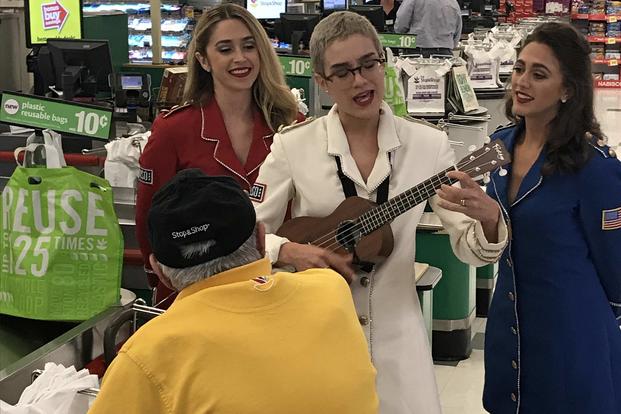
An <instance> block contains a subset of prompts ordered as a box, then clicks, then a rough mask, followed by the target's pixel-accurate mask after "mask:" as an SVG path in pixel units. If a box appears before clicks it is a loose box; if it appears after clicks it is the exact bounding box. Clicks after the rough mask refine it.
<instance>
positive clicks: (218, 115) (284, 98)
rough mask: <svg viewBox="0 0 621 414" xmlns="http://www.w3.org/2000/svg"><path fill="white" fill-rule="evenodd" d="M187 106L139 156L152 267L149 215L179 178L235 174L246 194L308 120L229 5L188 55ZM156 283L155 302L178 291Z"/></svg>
mask: <svg viewBox="0 0 621 414" xmlns="http://www.w3.org/2000/svg"><path fill="white" fill-rule="evenodd" d="M188 60H189V62H188V66H189V68H188V70H189V72H188V78H187V82H186V85H185V93H184V101H185V102H186V104H185V105H183V106H181V107H178V108H176V109H173V110H172V111H170V112H168V113H166V114H165V115H163V116H160V117H158V118H157V119H156V120H155V122H154V124H153V128H152V135H151V138H150V139H149V143H148V144H147V146H146V147H145V149H144V152H143V153H142V156H141V157H140V168H141V170H140V178H139V183H138V199H137V203H136V232H137V236H138V242H139V244H140V250H141V251H142V255H143V258H144V263H145V266H146V267H145V268H146V270H147V272H150V269H149V268H148V267H149V266H148V263H149V254H150V253H151V246H150V244H149V240H148V238H147V225H146V216H147V212H148V211H149V207H150V206H151V198H152V197H153V194H154V193H155V191H157V189H159V188H160V187H161V186H162V185H164V184H166V183H167V182H168V181H169V180H170V179H171V178H172V177H174V175H175V174H176V173H177V171H180V170H183V169H186V168H200V169H201V170H203V171H204V172H205V173H207V174H210V175H229V176H231V177H233V178H235V179H236V180H237V181H238V182H239V184H240V185H241V186H242V188H244V189H245V190H249V189H250V186H251V185H252V184H253V183H254V180H255V179H256V177H257V174H258V173H259V167H260V166H261V164H262V163H263V160H264V159H265V157H266V156H267V154H268V153H269V148H270V146H271V145H272V136H273V134H274V132H275V131H276V130H277V129H278V127H279V126H280V125H289V124H291V123H292V122H294V121H295V120H296V118H297V119H301V118H302V116H301V115H299V114H298V111H297V103H296V101H295V98H294V97H293V95H292V94H291V92H290V91H289V88H288V87H287V86H286V84H285V80H284V75H283V71H282V68H281V66H280V64H279V62H278V58H277V56H276V53H275V52H274V50H273V48H272V46H271V44H270V41H269V39H268V38H267V35H266V34H265V30H263V28H262V27H261V25H260V24H259V22H258V21H257V20H256V19H255V18H254V17H253V16H252V15H251V14H250V13H249V12H248V11H247V10H246V9H244V8H243V7H239V6H237V5H234V4H226V5H222V6H220V7H216V8H215V9H213V10H210V11H208V12H207V13H205V14H203V17H201V19H200V20H199V22H198V23H197V25H196V28H195V29H194V34H193V37H192V42H191V44H190V49H189V52H188ZM149 281H150V283H151V284H152V285H154V284H156V283H157V284H158V286H157V291H156V294H155V303H158V302H161V301H163V300H164V299H167V300H166V302H163V303H161V307H163V308H166V307H167V305H168V304H170V302H171V299H172V297H170V298H169V296H170V295H171V294H172V292H171V291H170V290H168V289H166V287H165V286H163V285H162V284H161V283H158V282H157V279H156V278H155V277H154V275H153V274H152V273H151V276H150V278H149Z"/></svg>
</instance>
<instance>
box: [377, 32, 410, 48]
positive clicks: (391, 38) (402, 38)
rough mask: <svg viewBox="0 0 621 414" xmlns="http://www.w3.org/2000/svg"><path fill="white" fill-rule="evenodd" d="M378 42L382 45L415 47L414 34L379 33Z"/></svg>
mask: <svg viewBox="0 0 621 414" xmlns="http://www.w3.org/2000/svg"><path fill="white" fill-rule="evenodd" d="M378 36H379V39H380V43H381V44H382V46H384V47H400V48H403V49H414V48H416V35H408V34H395V33H379V34H378Z"/></svg>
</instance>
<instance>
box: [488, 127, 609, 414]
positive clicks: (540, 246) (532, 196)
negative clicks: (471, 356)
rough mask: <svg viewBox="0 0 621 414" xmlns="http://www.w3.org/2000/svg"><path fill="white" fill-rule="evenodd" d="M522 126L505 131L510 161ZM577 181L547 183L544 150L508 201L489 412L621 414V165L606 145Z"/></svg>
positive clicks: (491, 323) (496, 194)
mask: <svg viewBox="0 0 621 414" xmlns="http://www.w3.org/2000/svg"><path fill="white" fill-rule="evenodd" d="M523 128H524V126H523V124H521V125H517V126H509V127H506V128H503V129H501V130H498V131H497V132H495V133H494V134H493V135H492V139H495V138H500V139H501V140H502V141H503V142H504V143H505V145H506V147H507V149H508V150H509V152H510V153H513V149H514V146H515V141H516V139H517V138H518V137H519V135H520V133H521V132H522V130H523ZM592 146H593V156H592V157H591V159H590V160H589V161H588V163H587V164H586V165H585V166H584V167H583V168H582V169H581V170H580V171H579V172H578V173H575V174H560V173H554V174H550V175H546V176H543V175H542V174H541V167H542V166H543V164H544V161H545V148H544V150H543V151H542V154H541V155H540V156H539V159H537V161H536V162H535V163H534V165H533V166H532V168H531V169H530V171H529V172H528V174H527V175H526V177H525V178H524V180H523V181H522V183H521V185H520V188H519V191H518V194H517V197H516V199H515V201H514V202H513V203H512V204H509V202H508V188H509V179H510V177H511V166H510V165H509V166H508V167H507V168H506V169H507V171H508V174H506V175H504V176H501V175H500V173H499V171H496V172H494V173H493V174H492V175H491V182H490V183H489V184H488V186H487V192H488V194H489V195H490V196H491V197H493V198H494V199H496V200H497V201H498V202H499V203H500V205H501V207H502V213H503V215H504V218H505V220H506V221H507V223H508V225H509V229H510V235H511V236H510V240H509V244H508V246H507V249H506V250H505V252H504V254H503V256H502V258H501V261H500V263H499V276H498V282H497V285H496V290H495V292H494V296H493V299H492V304H491V308H490V312H489V317H488V322H487V331H486V336H485V388H484V392H483V404H484V407H485V408H486V409H487V410H488V411H490V412H491V413H494V414H504V413H523V414H530V413H537V414H539V413H545V414H556V413H558V414H572V413H575V414H619V413H621V329H620V324H621V163H620V162H619V161H618V160H617V159H616V156H615V154H614V151H612V150H611V149H610V148H608V147H607V146H599V145H597V144H596V143H593V145H592Z"/></svg>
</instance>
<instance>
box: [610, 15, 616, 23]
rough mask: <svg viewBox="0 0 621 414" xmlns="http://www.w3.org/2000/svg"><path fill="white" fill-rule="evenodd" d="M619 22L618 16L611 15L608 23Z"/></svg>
mask: <svg viewBox="0 0 621 414" xmlns="http://www.w3.org/2000/svg"><path fill="white" fill-rule="evenodd" d="M616 22H617V16H610V17H609V18H608V23H616Z"/></svg>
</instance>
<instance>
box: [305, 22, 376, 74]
mask: <svg viewBox="0 0 621 414" xmlns="http://www.w3.org/2000/svg"><path fill="white" fill-rule="evenodd" d="M355 34H359V35H362V36H365V37H368V38H369V39H371V40H372V41H373V44H374V45H375V50H377V54H378V55H379V56H380V57H381V58H383V57H384V52H383V49H382V44H381V43H380V40H379V37H378V36H377V32H376V31H375V28H374V27H373V25H372V24H371V22H370V21H369V20H368V19H367V18H366V17H364V16H361V15H359V14H356V13H353V12H349V11H342V12H336V13H332V14H331V15H329V16H328V17H326V18H325V19H322V20H321V21H320V22H319V23H318V24H317V26H315V29H313V34H312V35H311V39H310V56H311V63H312V65H313V71H314V72H315V73H318V74H320V75H322V76H325V75H326V74H325V73H324V63H325V62H324V54H325V52H326V49H327V48H328V46H329V45H330V43H332V42H333V41H335V40H343V39H345V38H347V37H349V36H351V35H355Z"/></svg>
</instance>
